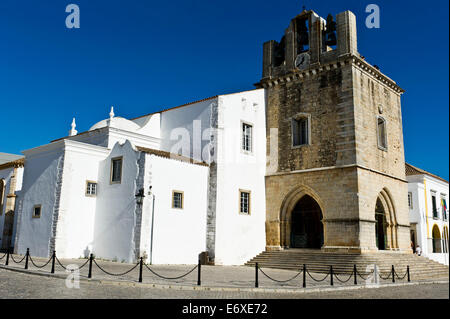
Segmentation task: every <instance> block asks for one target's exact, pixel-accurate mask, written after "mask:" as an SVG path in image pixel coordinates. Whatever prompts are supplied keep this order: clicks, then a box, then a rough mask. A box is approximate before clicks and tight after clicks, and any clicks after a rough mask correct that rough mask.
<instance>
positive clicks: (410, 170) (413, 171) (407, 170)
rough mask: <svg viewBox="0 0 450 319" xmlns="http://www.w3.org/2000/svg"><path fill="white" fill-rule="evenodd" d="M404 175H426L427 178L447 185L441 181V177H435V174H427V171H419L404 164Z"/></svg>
mask: <svg viewBox="0 0 450 319" xmlns="http://www.w3.org/2000/svg"><path fill="white" fill-rule="evenodd" d="M405 173H406V176H412V175H428V176H431V177H434V178H436V179H438V180H440V181H443V182H445V183H447V184H448V181H447V180H445V179H443V178H442V177H439V176H437V175H435V174H432V173H430V172H427V171H425V170H423V169H420V168H418V167H415V166H412V165H411V164H408V163H405Z"/></svg>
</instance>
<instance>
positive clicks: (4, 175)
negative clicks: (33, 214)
mask: <svg viewBox="0 0 450 319" xmlns="http://www.w3.org/2000/svg"><path fill="white" fill-rule="evenodd" d="M13 174H14V167H8V168H4V169H2V170H0V180H1V179H3V180H4V182H5V189H4V191H5V193H4V194H3V208H1V211H0V247H2V241H3V226H4V223H5V213H6V196H8V194H9V193H10V185H11V176H12V175H13ZM16 215H17V214H16ZM13 236H14V235H13ZM13 238H14V237H13Z"/></svg>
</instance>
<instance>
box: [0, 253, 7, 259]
mask: <svg viewBox="0 0 450 319" xmlns="http://www.w3.org/2000/svg"><path fill="white" fill-rule="evenodd" d="M7 254H8V253H5V254H4V255H3V257H0V260H2V259H3V258H5V257H6V255H7Z"/></svg>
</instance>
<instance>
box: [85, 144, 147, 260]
mask: <svg viewBox="0 0 450 319" xmlns="http://www.w3.org/2000/svg"><path fill="white" fill-rule="evenodd" d="M118 156H122V157H123V161H122V181H121V183H119V184H111V183H110V171H111V159H112V158H114V157H118ZM137 159H138V152H136V151H135V150H134V149H133V146H132V144H131V143H130V142H129V141H126V142H125V143H124V144H122V145H120V144H118V143H117V144H116V145H115V146H114V148H113V149H112V150H111V153H110V154H109V156H108V157H106V159H105V160H103V161H101V162H100V164H99V175H98V182H99V193H98V195H97V205H96V215H95V227H94V246H93V253H94V254H95V255H96V256H97V257H101V258H105V259H110V260H114V259H115V260H117V261H119V262H120V261H122V260H124V261H126V262H134V259H135V258H134V249H135V246H134V228H135V223H136V217H135V209H136V198H135V194H136V179H137V174H138V163H137Z"/></svg>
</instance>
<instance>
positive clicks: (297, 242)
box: [290, 195, 323, 249]
mask: <svg viewBox="0 0 450 319" xmlns="http://www.w3.org/2000/svg"><path fill="white" fill-rule="evenodd" d="M322 218H323V216H322V211H321V209H320V206H319V204H317V202H316V201H315V200H314V199H313V198H312V197H311V196H308V195H305V196H303V197H302V198H300V200H299V201H298V202H297V204H296V205H295V207H294V209H293V210H292V214H291V238H290V239H291V240H290V247H292V248H317V249H319V248H321V247H322V245H323V224H322Z"/></svg>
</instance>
